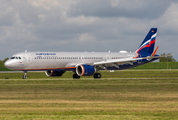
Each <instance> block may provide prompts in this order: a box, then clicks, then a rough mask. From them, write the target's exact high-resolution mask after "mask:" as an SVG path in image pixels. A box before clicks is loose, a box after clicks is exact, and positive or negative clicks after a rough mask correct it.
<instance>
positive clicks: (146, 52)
mask: <svg viewBox="0 0 178 120" xmlns="http://www.w3.org/2000/svg"><path fill="white" fill-rule="evenodd" d="M156 35H157V28H151V29H150V31H149V32H148V34H147V36H146V37H145V39H144V41H143V42H142V44H141V45H140V46H139V48H138V49H137V51H136V52H137V53H138V56H140V57H147V56H151V54H152V53H153V51H154V46H155V41H156ZM138 56H137V57H138Z"/></svg>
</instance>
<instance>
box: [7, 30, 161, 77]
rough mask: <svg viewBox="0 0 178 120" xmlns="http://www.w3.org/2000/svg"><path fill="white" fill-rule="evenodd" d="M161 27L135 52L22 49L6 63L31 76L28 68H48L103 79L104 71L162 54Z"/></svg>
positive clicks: (53, 73)
mask: <svg viewBox="0 0 178 120" xmlns="http://www.w3.org/2000/svg"><path fill="white" fill-rule="evenodd" d="M156 35H157V28H151V29H150V31H149V32H148V34H147V36H146V37H145V39H144V40H143V42H142V43H141V45H140V46H139V47H138V49H137V50H136V51H135V52H127V51H120V52H110V51H109V52H27V51H25V52H21V53H17V54H14V55H13V56H12V57H11V59H9V60H7V61H6V62H5V63H4V65H5V67H6V68H8V69H11V70H18V71H23V72H24V75H23V77H22V78H23V79H27V72H28V71H45V73H46V75H47V76H62V75H63V74H64V73H65V72H66V71H73V72H74V74H73V78H74V79H79V78H80V77H81V76H92V75H93V77H94V78H101V74H100V73H99V72H98V71H100V70H123V69H129V68H133V67H137V66H140V65H143V64H146V63H149V62H152V61H154V60H157V59H159V58H160V57H161V56H159V55H156V52H157V50H158V47H159V46H157V48H156V49H155V50H154V46H155V41H156Z"/></svg>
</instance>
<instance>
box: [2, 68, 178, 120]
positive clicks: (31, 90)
mask: <svg viewBox="0 0 178 120" xmlns="http://www.w3.org/2000/svg"><path fill="white" fill-rule="evenodd" d="M177 72H178V71H176V70H174V71H173V70H171V71H116V72H114V73H110V72H107V71H106V72H104V71H102V72H101V73H102V76H103V78H102V79H93V78H90V77H82V79H79V80H73V79H71V78H67V76H71V75H72V73H71V72H67V73H65V74H64V76H63V78H61V77H52V78H51V77H47V78H46V77H45V74H44V73H28V78H29V79H26V80H22V79H19V78H18V77H20V78H21V75H22V74H23V73H9V74H6V73H3V74H0V78H1V79H0V119H3V120H11V119H13V120H14V119H15V120H19V119H27V120H44V119H54V120H58V119H64V120H68V119H74V120H92V119H93V120H95V119H96V120H103V119H104V120H108V119H111V120H112V119H113V120H118V119H120V120H123V119H126V120H128V119H130V120H133V119H135V120H143V119H147V120H150V119H155V120H170V119H171V120H177V119H178V76H177ZM7 75H8V76H7ZM162 75H164V76H162ZM5 76H6V77H9V78H10V79H4V77H5ZM41 76H43V77H42V78H40V77H41ZM35 77H36V78H35Z"/></svg>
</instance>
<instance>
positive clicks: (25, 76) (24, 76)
mask: <svg viewBox="0 0 178 120" xmlns="http://www.w3.org/2000/svg"><path fill="white" fill-rule="evenodd" d="M22 79H27V71H24V75H23V76H22Z"/></svg>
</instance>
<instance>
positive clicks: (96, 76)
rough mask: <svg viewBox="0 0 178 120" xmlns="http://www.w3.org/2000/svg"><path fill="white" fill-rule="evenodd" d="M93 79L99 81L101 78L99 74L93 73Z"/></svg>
mask: <svg viewBox="0 0 178 120" xmlns="http://www.w3.org/2000/svg"><path fill="white" fill-rule="evenodd" d="M93 77H94V78H95V79H100V78H101V74H100V73H95V74H94V75H93Z"/></svg>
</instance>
